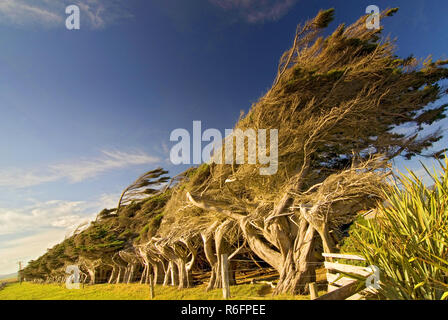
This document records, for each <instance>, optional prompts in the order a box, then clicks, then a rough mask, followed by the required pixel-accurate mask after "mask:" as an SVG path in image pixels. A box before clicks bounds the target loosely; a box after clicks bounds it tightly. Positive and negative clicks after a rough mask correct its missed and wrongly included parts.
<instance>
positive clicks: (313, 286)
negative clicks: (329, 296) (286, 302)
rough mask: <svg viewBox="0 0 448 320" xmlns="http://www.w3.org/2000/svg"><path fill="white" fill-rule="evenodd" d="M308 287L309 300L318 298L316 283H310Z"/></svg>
mask: <svg viewBox="0 0 448 320" xmlns="http://www.w3.org/2000/svg"><path fill="white" fill-rule="evenodd" d="M309 287H310V298H311V300H314V299H316V298H317V297H318V296H319V292H318V291H317V286H316V282H312V283H310V284H309Z"/></svg>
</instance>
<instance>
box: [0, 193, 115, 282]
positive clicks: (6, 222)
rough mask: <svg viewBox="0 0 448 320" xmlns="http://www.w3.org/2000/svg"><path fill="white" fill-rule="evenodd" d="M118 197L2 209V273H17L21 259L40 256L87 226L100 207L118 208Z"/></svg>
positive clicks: (0, 269)
mask: <svg viewBox="0 0 448 320" xmlns="http://www.w3.org/2000/svg"><path fill="white" fill-rule="evenodd" d="M118 197H119V194H103V195H101V196H100V197H99V198H98V199H96V200H92V201H67V200H51V201H45V202H39V201H33V203H32V204H30V205H27V206H24V207H22V208H13V209H11V208H9V209H6V208H0V237H1V239H2V241H1V242H0V274H7V273H11V272H13V271H14V270H16V269H17V262H18V261H23V262H27V261H29V260H30V259H35V258H37V257H39V256H40V255H42V254H43V253H45V251H46V249H47V248H50V247H52V246H53V245H55V244H57V243H59V242H61V241H62V240H63V239H64V238H65V237H67V236H69V235H71V234H72V233H73V231H74V230H75V229H76V228H77V227H78V226H80V225H85V226H87V225H88V224H89V223H90V222H91V221H93V220H94V219H95V218H96V216H97V214H98V213H99V212H100V210H102V209H104V208H112V207H114V206H115V205H116V202H117V199H118ZM18 235H20V236H18ZM3 239H6V240H3Z"/></svg>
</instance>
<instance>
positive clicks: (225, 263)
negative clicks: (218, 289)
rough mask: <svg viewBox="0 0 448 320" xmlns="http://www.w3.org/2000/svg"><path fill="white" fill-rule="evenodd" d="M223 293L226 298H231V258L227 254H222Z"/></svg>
mask: <svg viewBox="0 0 448 320" xmlns="http://www.w3.org/2000/svg"><path fill="white" fill-rule="evenodd" d="M221 278H222V294H223V297H224V299H229V298H230V285H229V260H228V256H227V254H222V255H221Z"/></svg>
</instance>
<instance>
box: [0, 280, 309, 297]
mask: <svg viewBox="0 0 448 320" xmlns="http://www.w3.org/2000/svg"><path fill="white" fill-rule="evenodd" d="M230 292H231V295H232V299H236V300H238V299H241V300H246V299H247V300H254V299H255V300H256V299H285V300H286V299H297V300H308V299H309V297H308V296H288V295H284V296H276V297H273V296H272V295H271V289H270V287H269V286H267V285H263V284H255V285H239V286H232V287H231V289H230ZM155 293H156V299H158V300H219V299H222V290H213V291H211V292H205V288H204V287H202V286H201V287H196V288H191V289H184V290H177V289H176V288H173V287H163V286H156V288H155ZM0 300H149V287H148V286H147V285H141V284H129V285H126V284H118V285H117V284H114V285H110V284H99V285H93V286H85V287H84V288H83V289H79V290H68V289H66V288H65V286H63V285H53V284H44V285H42V284H32V283H22V284H19V283H13V284H9V285H8V286H7V287H6V288H5V289H3V290H1V291H0Z"/></svg>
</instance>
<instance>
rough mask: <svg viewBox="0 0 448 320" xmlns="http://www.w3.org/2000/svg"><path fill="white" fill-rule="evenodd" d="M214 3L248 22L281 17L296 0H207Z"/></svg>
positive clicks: (273, 19) (272, 19)
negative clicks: (236, 13) (234, 12)
mask: <svg viewBox="0 0 448 320" xmlns="http://www.w3.org/2000/svg"><path fill="white" fill-rule="evenodd" d="M209 1H210V2H211V3H213V4H214V5H216V6H218V7H220V8H222V9H224V10H229V11H236V12H238V13H239V14H240V15H241V16H242V17H243V18H244V19H245V20H246V21H247V22H249V23H260V22H266V21H275V20H278V19H280V18H282V17H283V16H284V15H285V14H286V13H288V11H289V10H290V9H291V8H292V7H294V6H295V5H296V4H297V2H298V0H209Z"/></svg>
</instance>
